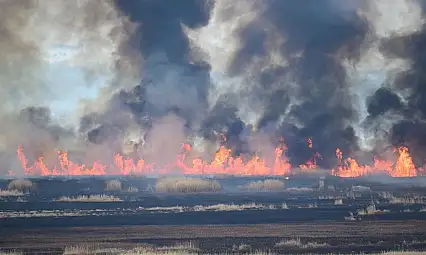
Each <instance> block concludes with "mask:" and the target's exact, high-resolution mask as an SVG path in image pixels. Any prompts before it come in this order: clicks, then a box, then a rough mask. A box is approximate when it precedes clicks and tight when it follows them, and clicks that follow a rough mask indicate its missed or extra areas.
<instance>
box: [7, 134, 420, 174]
mask: <svg viewBox="0 0 426 255" xmlns="http://www.w3.org/2000/svg"><path fill="white" fill-rule="evenodd" d="M307 144H308V147H309V148H310V149H312V148H313V146H312V139H310V138H309V139H308V140H307ZM191 150H192V146H191V145H189V144H184V145H183V146H182V153H181V154H179V155H177V158H176V160H175V162H174V163H172V164H169V165H167V166H161V167H160V166H155V165H154V164H147V163H146V162H145V161H144V160H143V159H139V160H136V161H135V160H134V159H133V158H128V157H125V156H123V155H121V154H119V153H117V154H115V155H114V157H113V162H114V164H113V165H112V166H107V165H104V164H102V163H101V162H99V161H95V162H93V164H92V165H91V167H89V166H86V165H84V164H77V163H74V162H72V161H71V160H70V159H69V158H68V154H67V152H64V151H57V161H58V162H59V164H58V167H57V166H54V167H51V168H49V167H48V166H47V164H46V163H45V161H44V158H43V156H39V157H38V158H37V160H35V162H34V163H33V165H31V166H29V163H28V159H27V157H26V156H25V154H24V150H23V148H22V147H21V146H18V149H17V157H18V160H19V161H20V163H21V166H22V168H23V169H24V174H25V175H28V176H38V175H40V176H49V175H70V176H77V175H108V174H118V175H132V174H134V175H149V174H154V173H156V174H162V175H166V174H170V173H176V171H178V173H181V174H187V175H191V174H230V175H260V176H261V175H277V176H280V175H288V174H292V173H293V171H294V169H292V166H291V165H290V163H289V160H288V158H287V157H286V155H285V152H286V150H287V147H286V146H285V145H284V144H282V145H280V146H278V147H277V148H276V149H275V160H274V161H273V163H271V164H269V165H268V164H267V162H266V161H265V160H264V159H262V158H260V157H259V156H258V155H255V156H253V157H251V158H250V159H244V158H243V157H233V156H231V153H232V151H231V150H230V149H229V148H226V147H225V146H221V147H220V148H219V150H218V152H217V153H216V154H215V156H214V158H213V160H212V161H211V162H207V161H204V160H202V159H200V158H191V157H190V156H189V154H190V152H191ZM394 153H395V155H396V161H395V162H394V163H393V162H391V161H386V160H380V159H378V158H377V157H374V162H373V165H371V166H369V165H360V164H359V163H358V162H357V161H356V160H355V159H353V158H346V159H343V154H342V152H341V150H340V149H336V157H337V159H338V162H339V163H338V165H337V167H336V168H334V169H332V170H331V174H332V175H335V176H340V177H359V176H363V175H368V174H374V173H376V172H380V171H382V172H384V173H387V174H388V175H390V176H392V177H413V176H417V175H418V172H420V171H421V169H416V167H415V165H414V163H413V160H412V158H411V156H410V154H409V152H408V148H407V147H399V148H397V149H395V150H394ZM318 159H322V156H321V155H320V154H319V153H313V157H312V158H311V159H310V160H308V161H307V162H306V163H305V164H302V165H299V171H308V172H311V171H316V170H318V169H319V167H318V165H317V160H318ZM154 169H155V170H154ZM9 175H14V173H13V171H9Z"/></svg>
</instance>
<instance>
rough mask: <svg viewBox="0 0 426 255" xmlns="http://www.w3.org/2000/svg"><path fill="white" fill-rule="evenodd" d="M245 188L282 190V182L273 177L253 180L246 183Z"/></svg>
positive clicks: (252, 189) (251, 189)
mask: <svg viewBox="0 0 426 255" xmlns="http://www.w3.org/2000/svg"><path fill="white" fill-rule="evenodd" d="M245 188H246V189H247V190H250V191H281V190H284V182H283V181H280V180H275V179H268V180H264V181H254V182H250V183H249V184H247V185H246V186H245Z"/></svg>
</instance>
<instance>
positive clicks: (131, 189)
mask: <svg viewBox="0 0 426 255" xmlns="http://www.w3.org/2000/svg"><path fill="white" fill-rule="evenodd" d="M126 191H127V192H129V193H138V192H139V189H138V188H136V187H133V186H130V187H128V188H127V190H126Z"/></svg>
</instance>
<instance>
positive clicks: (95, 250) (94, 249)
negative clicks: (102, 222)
mask: <svg viewBox="0 0 426 255" xmlns="http://www.w3.org/2000/svg"><path fill="white" fill-rule="evenodd" d="M326 245H327V244H320V243H306V244H304V243H302V242H301V241H300V240H299V239H291V240H284V241H281V242H279V243H277V244H276V247H277V248H279V249H286V248H301V249H309V248H320V247H324V246H326ZM199 253H200V250H199V249H198V248H197V247H196V246H195V245H193V244H192V243H191V242H188V243H182V244H176V245H173V246H154V245H143V244H142V245H140V246H138V247H136V248H134V249H131V250H122V249H116V248H102V247H101V245H85V244H82V245H76V246H68V247H65V249H64V252H63V253H62V254H63V255H89V254H90V255H91V254H108V255H192V254H199ZM23 254H24V253H23V252H0V255H23ZM221 254H225V255H226V254H247V255H250V254H251V255H266V254H269V255H273V254H279V253H274V252H271V251H255V250H253V249H252V247H251V246H250V245H248V244H239V245H236V244H235V245H233V248H232V253H221ZM307 254H313V253H307ZM379 254H380V255H421V254H425V252H409V251H393V252H383V253H376V254H375V255H379ZM328 255H335V254H333V253H329V254H328ZM354 255H355V254H354ZM358 255H363V253H358Z"/></svg>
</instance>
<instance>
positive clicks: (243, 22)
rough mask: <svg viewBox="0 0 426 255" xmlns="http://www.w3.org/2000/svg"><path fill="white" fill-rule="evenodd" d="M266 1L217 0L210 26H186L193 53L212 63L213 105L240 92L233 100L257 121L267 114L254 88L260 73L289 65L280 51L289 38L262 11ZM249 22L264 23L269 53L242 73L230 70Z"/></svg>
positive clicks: (242, 115)
mask: <svg viewBox="0 0 426 255" xmlns="http://www.w3.org/2000/svg"><path fill="white" fill-rule="evenodd" d="M264 4H265V3H264V2H263V1H256V0H249V1H230V0H217V1H215V4H214V7H213V8H212V11H211V18H210V20H209V23H208V24H207V25H206V26H203V27H201V28H197V29H193V30H191V29H188V28H185V32H186V34H187V36H188V38H189V39H190V43H191V46H192V47H191V48H192V54H193V55H194V56H195V58H201V59H203V60H205V61H207V62H208V63H209V64H210V66H211V73H210V78H211V81H212V86H210V91H209V95H208V101H209V105H210V108H213V107H214V106H215V105H216V104H217V102H218V100H219V98H220V97H221V96H223V95H225V94H228V93H232V94H234V95H236V97H235V100H234V101H233V102H230V103H231V104H232V105H234V106H236V107H237V109H238V116H239V117H240V118H241V120H242V121H244V122H245V123H246V124H252V125H254V126H256V125H257V123H258V121H259V120H260V118H261V117H262V116H263V111H264V105H265V102H262V101H261V99H259V97H257V96H253V95H252V94H253V91H254V90H255V89H256V87H257V86H258V85H259V82H258V79H259V77H256V74H258V73H259V72H260V71H261V70H262V69H263V68H268V67H276V66H286V65H287V64H288V63H287V61H286V59H285V58H284V57H283V55H282V54H281V53H280V47H281V46H282V44H283V43H284V42H285V40H284V38H282V35H280V34H279V33H277V32H276V31H275V30H276V29H275V28H274V27H273V26H272V25H271V24H269V23H268V22H267V21H266V20H263V19H262V17H261V15H262V13H263V12H264V10H265V7H266V6H265V5H264ZM249 25H251V26H258V27H262V29H263V30H264V31H265V32H266V34H267V39H266V41H265V45H264V47H265V48H266V49H265V52H267V55H266V56H263V57H261V58H257V59H254V60H252V62H251V63H246V66H247V67H246V69H245V70H244V71H243V73H240V74H237V75H235V74H230V73H229V70H230V68H231V65H232V63H233V61H234V60H235V58H236V57H237V53H238V52H239V51H240V50H241V47H242V45H241V39H240V32H242V30H243V29H245V28H247V27H248V26H249Z"/></svg>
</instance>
